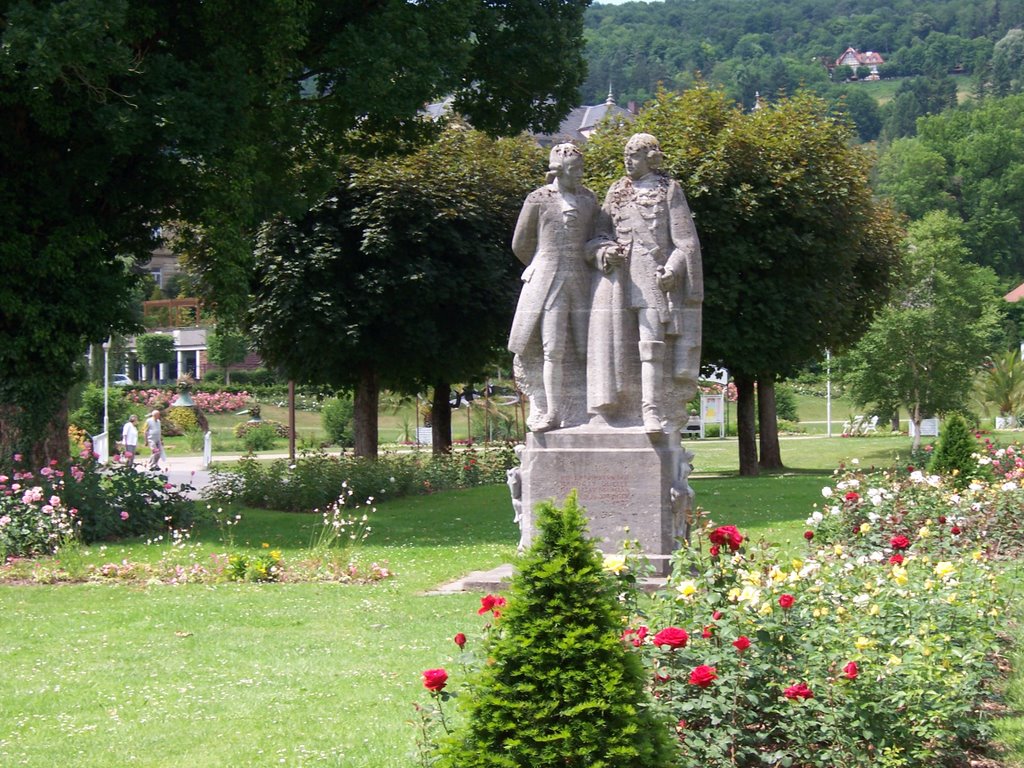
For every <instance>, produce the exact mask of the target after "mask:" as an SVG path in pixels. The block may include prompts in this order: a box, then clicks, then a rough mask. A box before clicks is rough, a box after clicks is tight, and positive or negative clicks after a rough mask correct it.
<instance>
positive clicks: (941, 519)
mask: <svg viewBox="0 0 1024 768" xmlns="http://www.w3.org/2000/svg"><path fill="white" fill-rule="evenodd" d="M945 524H946V516H945V515H939V525H945Z"/></svg>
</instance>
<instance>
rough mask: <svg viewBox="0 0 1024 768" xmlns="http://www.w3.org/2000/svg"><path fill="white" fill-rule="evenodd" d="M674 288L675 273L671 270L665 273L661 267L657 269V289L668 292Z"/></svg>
mask: <svg viewBox="0 0 1024 768" xmlns="http://www.w3.org/2000/svg"><path fill="white" fill-rule="evenodd" d="M675 287H676V273H675V272H672V271H671V270H668V271H666V270H665V269H664V268H663V267H658V289H659V290H662V291H666V292H668V291H671V290H672V289H673V288H675Z"/></svg>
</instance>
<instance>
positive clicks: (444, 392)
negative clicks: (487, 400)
mask: <svg viewBox="0 0 1024 768" xmlns="http://www.w3.org/2000/svg"><path fill="white" fill-rule="evenodd" d="M451 391H452V385H451V382H449V381H441V382H438V383H437V384H434V399H433V400H432V401H431V403H430V413H431V418H432V420H433V421H432V424H431V426H432V427H433V429H432V430H431V435H432V439H433V449H434V453H451V451H452V404H451V403H450V402H449V400H448V397H449V393H450V392H451ZM467 407H469V406H468V405H467Z"/></svg>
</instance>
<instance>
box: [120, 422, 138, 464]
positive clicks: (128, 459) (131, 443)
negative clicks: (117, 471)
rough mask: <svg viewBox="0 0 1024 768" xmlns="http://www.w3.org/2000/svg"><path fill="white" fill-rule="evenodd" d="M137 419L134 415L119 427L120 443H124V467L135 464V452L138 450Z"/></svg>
mask: <svg viewBox="0 0 1024 768" xmlns="http://www.w3.org/2000/svg"><path fill="white" fill-rule="evenodd" d="M138 423H139V417H138V416H136V415H135V414H134V413H133V414H132V415H131V416H129V417H128V421H126V422H125V423H124V426H123V427H121V442H122V443H124V463H125V466H128V467H130V466H133V465H134V464H135V452H136V451H137V450H138V448H139V428H138Z"/></svg>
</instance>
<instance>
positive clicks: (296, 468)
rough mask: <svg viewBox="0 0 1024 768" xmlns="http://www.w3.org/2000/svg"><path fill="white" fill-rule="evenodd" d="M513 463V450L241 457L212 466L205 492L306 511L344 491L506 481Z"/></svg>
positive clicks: (362, 493)
mask: <svg viewBox="0 0 1024 768" xmlns="http://www.w3.org/2000/svg"><path fill="white" fill-rule="evenodd" d="M515 461H516V458H515V452H514V451H513V450H512V448H511V447H507V448H498V449H486V450H483V451H477V450H474V449H470V450H466V451H459V452H458V453H452V454H445V455H442V456H434V455H433V454H429V453H424V454H402V455H385V456H382V457H380V458H379V459H378V460H376V461H370V460H366V459H360V458H356V457H354V456H328V455H327V454H325V453H320V452H317V453H309V454H305V455H304V456H302V457H301V458H300V459H298V460H297V461H296V462H295V463H294V464H289V463H288V462H287V461H284V460H279V461H274V462H260V461H257V460H256V459H252V458H243V459H242V460H240V461H239V463H238V466H237V467H236V468H231V469H217V468H214V470H213V471H212V479H211V483H210V486H209V487H208V489H207V494H208V495H209V496H210V498H212V499H215V500H216V501H217V502H218V503H226V502H229V501H240V502H242V503H244V504H246V505H247V506H250V507H261V508H266V509H280V510H286V511H293V512H295V511H308V510H310V509H312V508H314V507H322V506H324V505H325V504H328V503H330V502H331V501H333V500H334V499H335V498H336V497H337V496H338V494H339V493H340V492H341V491H342V488H345V489H349V490H351V491H352V492H354V493H355V495H356V497H357V498H362V499H367V498H368V499H371V501H372V499H377V500H381V499H385V498H394V497H398V496H407V495H411V494H419V493H432V492H435V491H443V490H450V489H454V488H470V487H473V486H477V485H488V484H495V483H504V482H505V480H506V474H505V473H506V472H507V470H508V469H509V468H510V467H511V466H513V464H514V462H515Z"/></svg>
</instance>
